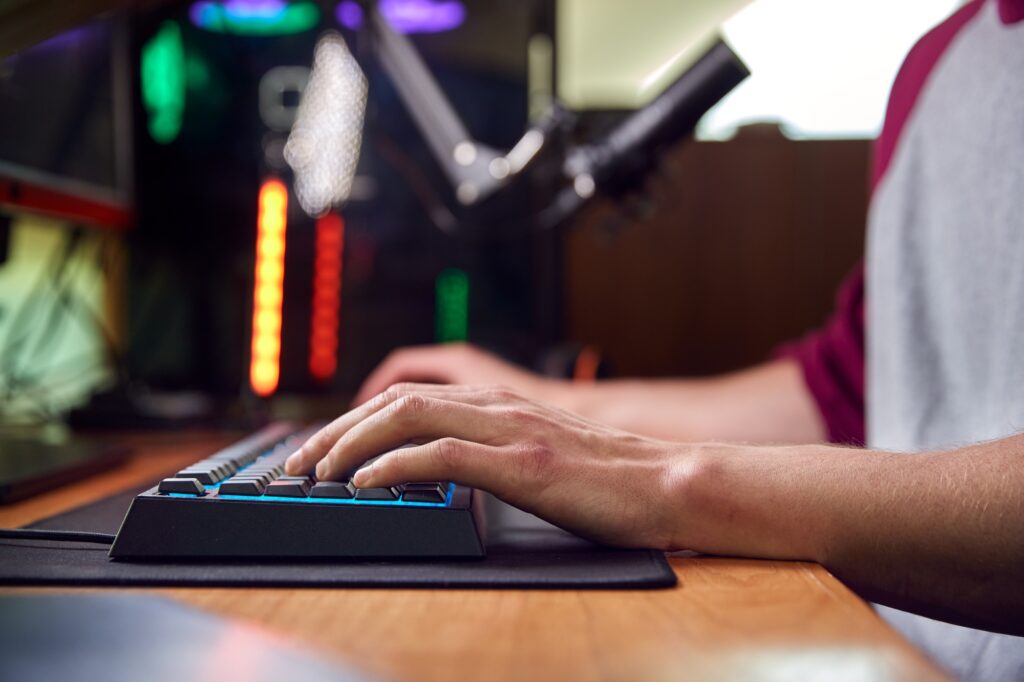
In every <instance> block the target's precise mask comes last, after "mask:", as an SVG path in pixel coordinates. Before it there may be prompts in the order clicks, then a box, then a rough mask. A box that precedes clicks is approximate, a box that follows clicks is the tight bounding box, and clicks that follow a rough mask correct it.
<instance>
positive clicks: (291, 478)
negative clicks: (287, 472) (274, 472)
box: [277, 476, 315, 485]
mask: <svg viewBox="0 0 1024 682" xmlns="http://www.w3.org/2000/svg"><path fill="white" fill-rule="evenodd" d="M277 480H279V481H288V482H290V483H295V482H297V481H305V482H306V483H308V484H310V485H313V483H314V482H315V481H313V477H312V476H282V477H280V478H279V479H277Z"/></svg>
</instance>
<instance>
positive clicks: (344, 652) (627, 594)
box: [0, 435, 946, 682]
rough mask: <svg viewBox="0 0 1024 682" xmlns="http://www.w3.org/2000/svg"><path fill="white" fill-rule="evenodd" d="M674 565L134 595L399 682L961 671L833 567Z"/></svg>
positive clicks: (145, 468) (154, 449)
mask: <svg viewBox="0 0 1024 682" xmlns="http://www.w3.org/2000/svg"><path fill="white" fill-rule="evenodd" d="M225 440H226V439H225V437H223V436H215V435H207V436H203V437H198V438H191V439H182V438H181V437H180V436H175V437H174V438H173V439H170V440H167V439H164V440H162V441H160V440H152V439H150V440H148V441H141V442H140V443H141V447H140V449H141V451H140V455H139V456H138V457H136V458H135V459H134V460H132V461H131V462H130V463H129V464H127V465H126V466H125V467H123V468H122V469H120V470H118V471H115V472H111V473H109V474H107V475H104V476H102V477H98V478H96V479H94V480H91V481H88V482H82V483H80V484H77V485H74V486H70V487H68V488H66V489H64V490H63V491H61V492H60V493H53V494H49V495H45V496H42V497H39V498H36V499H34V500H31V501H26V502H24V503H21V504H19V505H15V506H12V507H8V508H4V509H2V510H0V524H2V525H5V526H10V525H15V524H22V523H28V522H31V521H32V520H35V519H37V518H39V517H42V516H45V515H49V514H52V513H56V512H58V511H61V510H63V509H67V508H69V507H71V506H75V505H77V504H81V503H84V502H87V501H90V500H92V499H97V498H99V497H102V496H104V495H107V494H110V493H112V492H115V491H116V490H119V489H122V488H124V487H126V486H128V485H138V484H141V483H144V482H145V481H147V480H150V479H152V478H155V477H157V476H159V475H161V474H162V473H164V472H169V471H172V470H174V469H176V468H178V467H180V466H181V465H182V464H184V463H187V462H191V461H194V460H195V459H198V458H199V457H201V456H202V455H203V454H205V453H206V452H209V451H212V450H213V449H215V448H216V447H217V446H219V445H221V444H223V443H224V442H225ZM671 562H672V566H673V568H674V569H675V571H676V574H677V575H678V577H679V585H678V586H677V587H676V588H674V589H669V590H651V591H642V590H636V591H627V590H621V591H578V590H408V589H402V590H390V589H322V588H311V589H223V588H216V589H205V588H179V589H131V590H121V591H123V592H132V593H147V594H159V595H164V596H166V597H169V598H171V599H174V600H177V601H180V602H184V603H187V604H191V605H194V606H196V607H198V608H200V609H203V610H205V611H209V612H212V613H215V614H220V615H223V616H228V617H233V618H240V619H244V620H246V621H250V622H254V623H258V624H261V625H262V626H264V627H265V628H268V629H270V630H271V631H273V632H275V633H277V634H279V635H281V636H283V637H285V638H287V639H290V640H292V641H293V642H297V643H299V644H302V645H304V646H306V647H307V648H310V649H312V650H313V651H315V652H318V653H320V654H321V655H324V656H327V657H329V658H332V659H334V660H336V661H339V662H342V663H344V664H346V665H349V666H353V667H356V668H358V669H361V670H364V671H366V672H369V673H371V674H376V675H381V676H384V677H387V678H390V679H403V680H405V679H408V680H423V681H434V680H437V681H441V680H445V681H447V680H451V679H452V678H453V674H454V676H455V677H457V678H463V679H483V680H531V682H534V681H537V680H565V679H572V680H634V679H651V680H705V679H736V680H757V679H773V680H774V679H808V678H815V679H843V680H881V679H889V680H932V679H946V678H945V677H944V676H943V675H942V673H941V672H940V671H939V670H937V669H936V668H935V667H934V666H933V665H932V664H931V663H930V662H929V661H928V660H927V659H926V658H925V657H924V656H923V655H922V654H920V653H919V652H918V651H917V650H915V649H914V648H913V647H912V646H911V645H910V644H908V643H907V642H906V641H905V640H903V639H901V638H900V636H899V635H897V634H896V633H895V632H894V631H893V630H891V629H890V628H889V627H888V626H886V625H885V624H884V623H883V622H882V621H881V620H880V619H879V618H878V617H877V616H876V615H875V614H874V612H873V611H872V610H871V609H870V607H869V606H868V605H867V604H865V603H864V602H863V601H861V600H860V599H859V598H857V597H856V595H854V594H853V593H851V592H850V591H849V590H848V589H847V588H846V587H844V586H843V585H842V584H840V583H839V582H838V581H837V580H836V579H835V578H833V577H832V576H831V575H830V574H829V573H828V572H827V571H825V569H823V568H822V567H820V566H818V565H815V564H806V563H794V562H778V561H754V560H744V559H730V558H711V557H673V558H672V559H671ZM3 591H5V592H20V593H25V592H51V593H52V592H54V591H55V590H44V589H40V588H33V589H25V588H21V589H16V590H13V589H10V588H6V589H4V590H3ZM62 591H65V592H66V591H71V590H62ZM839 673H841V674H839ZM837 674H838V677H837Z"/></svg>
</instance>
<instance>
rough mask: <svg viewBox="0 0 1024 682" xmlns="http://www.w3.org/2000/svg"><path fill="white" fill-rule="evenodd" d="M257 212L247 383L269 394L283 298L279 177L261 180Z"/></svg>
mask: <svg viewBox="0 0 1024 682" xmlns="http://www.w3.org/2000/svg"><path fill="white" fill-rule="evenodd" d="M258 215H259V218H258V222H257V232H256V277H255V280H256V284H255V286H254V288H253V295H252V302H253V305H252V359H251V360H250V364H249V385H250V386H252V390H253V392H254V393H255V394H256V395H259V396H269V395H272V394H273V393H274V391H276V390H277V384H278V380H279V379H280V377H281V306H282V303H283V301H284V247H285V230H286V229H287V227H288V190H287V189H286V188H285V186H284V184H283V183H282V182H281V181H280V180H267V181H266V182H264V183H263V186H262V187H261V188H260V199H259V214H258Z"/></svg>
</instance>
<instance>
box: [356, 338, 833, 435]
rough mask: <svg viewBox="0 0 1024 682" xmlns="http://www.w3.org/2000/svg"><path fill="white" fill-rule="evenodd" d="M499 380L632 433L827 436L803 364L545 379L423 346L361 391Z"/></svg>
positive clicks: (455, 349) (491, 359)
mask: <svg viewBox="0 0 1024 682" xmlns="http://www.w3.org/2000/svg"><path fill="white" fill-rule="evenodd" d="M423 381H430V382H436V383H443V384H477V385H479V384H498V385H502V386H507V387H509V388H511V389H513V390H515V391H516V392H518V393H519V394H520V395H522V396H524V397H527V398H532V399H535V400H540V401H542V402H546V403H550V404H552V405H556V406H558V407H561V408H563V409H567V410H570V411H572V412H575V413H577V414H580V415H582V416H584V417H587V418H590V419H594V420H596V421H600V422H603V423H605V424H608V425H610V426H615V427H617V428H620V429H624V430H626V431H631V432H633V433H638V434H642V435H645V436H651V437H653V438H661V439H665V440H677V441H709V440H714V441H730V442H757V443H811V442H818V441H821V440H823V439H824V438H825V432H824V426H823V424H822V421H821V417H820V416H819V413H818V410H817V408H816V406H815V404H814V401H813V400H812V398H811V396H810V394H809V393H808V391H807V388H806V386H805V385H804V382H803V377H802V376H801V372H800V368H799V367H798V366H797V365H796V363H795V362H793V361H791V360H777V361H773V362H768V363H765V364H763V365H758V366H757V367H753V368H751V369H747V370H743V371H740V372H735V373H732V374H727V375H724V376H721V377H714V378H709V379H647V380H644V379H617V380H611V381H599V382H597V383H591V384H574V383H571V382H568V381H560V380H555V379H549V378H545V377H541V376H539V375H537V374H534V373H532V372H529V371H527V370H525V369H522V368H520V367H516V366H514V365H512V364H510V363H507V362H505V361H503V360H501V359H500V358H497V357H495V356H494V355H491V354H489V353H485V352H484V351H481V350H479V349H477V348H474V347H473V346H468V345H446V346H422V347H416V348H404V349H401V350H398V351H396V352H394V353H392V354H391V355H389V356H388V358H387V359H385V361H384V362H382V363H381V365H380V366H379V367H378V368H377V369H376V370H374V372H373V373H372V374H371V375H370V377H369V378H368V379H367V380H366V382H365V383H364V384H363V387H362V388H361V389H360V390H359V393H358V395H357V396H356V400H355V402H356V404H362V403H364V402H366V401H367V400H369V399H370V398H372V397H373V396H375V395H378V394H379V393H381V392H383V391H384V390H385V389H387V388H388V387H389V386H392V385H393V384H397V383H402V382H423Z"/></svg>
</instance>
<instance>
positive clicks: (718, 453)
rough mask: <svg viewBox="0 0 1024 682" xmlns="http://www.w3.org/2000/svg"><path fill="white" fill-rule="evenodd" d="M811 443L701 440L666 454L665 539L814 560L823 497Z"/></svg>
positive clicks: (821, 549) (821, 553)
mask: <svg viewBox="0 0 1024 682" xmlns="http://www.w3.org/2000/svg"><path fill="white" fill-rule="evenodd" d="M816 449H820V448H817V447H816V446H801V447H782V446H749V445H728V444H718V443H705V444H699V445H694V446H688V447H686V448H685V449H683V450H682V451H678V452H677V454H676V456H675V457H673V458H672V473H671V476H670V477H669V478H668V481H669V483H668V491H669V492H668V494H669V496H670V498H671V499H670V506H671V508H672V509H673V513H674V514H676V515H677V516H676V519H677V521H676V523H674V524H673V534H672V536H671V541H670V544H671V545H672V547H673V548H675V549H691V550H694V551H698V552H704V553H708V554H722V555H732V556H747V557H757V558H765V559H795V560H807V561H817V562H819V563H820V562H822V561H823V560H824V558H825V553H826V552H825V549H826V542H825V541H826V539H827V526H828V518H829V515H828V511H829V508H830V505H829V503H828V500H827V499H821V498H820V497H818V496H817V494H816V492H815V491H817V490H819V488H818V484H820V483H822V481H820V480H819V481H817V484H816V483H815V480H816V479H817V478H818V477H819V475H820V474H821V473H822V472H820V471H816V468H817V467H816V466H815V463H818V464H820V462H821V461H822V460H823V459H824V455H823V454H822V453H819V452H812V450H816Z"/></svg>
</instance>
